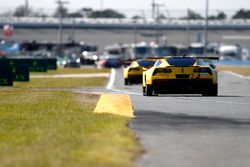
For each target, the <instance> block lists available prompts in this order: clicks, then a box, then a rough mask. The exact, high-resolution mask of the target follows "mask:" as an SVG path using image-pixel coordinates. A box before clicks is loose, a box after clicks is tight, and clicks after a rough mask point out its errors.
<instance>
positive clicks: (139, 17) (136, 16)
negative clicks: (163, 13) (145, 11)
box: [132, 15, 143, 20]
mask: <svg viewBox="0 0 250 167" xmlns="http://www.w3.org/2000/svg"><path fill="white" fill-rule="evenodd" d="M142 18H143V17H141V16H138V15H135V16H133V17H132V19H134V20H136V19H142Z"/></svg>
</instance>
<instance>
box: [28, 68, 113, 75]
mask: <svg viewBox="0 0 250 167" xmlns="http://www.w3.org/2000/svg"><path fill="white" fill-rule="evenodd" d="M109 72H110V69H97V68H91V67H89V68H87V67H86V68H58V69H57V70H49V71H48V72H47V73H43V72H31V75H59V74H93V73H109Z"/></svg>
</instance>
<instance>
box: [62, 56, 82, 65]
mask: <svg viewBox="0 0 250 167" xmlns="http://www.w3.org/2000/svg"><path fill="white" fill-rule="evenodd" d="M64 67H75V68H80V67H81V61H80V58H79V57H77V56H76V54H72V55H71V56H70V58H69V59H68V60H67V61H66V64H65V65H64Z"/></svg>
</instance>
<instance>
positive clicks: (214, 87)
mask: <svg viewBox="0 0 250 167" xmlns="http://www.w3.org/2000/svg"><path fill="white" fill-rule="evenodd" d="M217 95H218V84H212V85H211V86H210V87H209V88H208V89H207V90H206V91H205V92H204V93H202V96H217Z"/></svg>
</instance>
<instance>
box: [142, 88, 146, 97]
mask: <svg viewBox="0 0 250 167" xmlns="http://www.w3.org/2000/svg"><path fill="white" fill-rule="evenodd" d="M142 94H143V96H146V88H145V87H144V86H143V87H142Z"/></svg>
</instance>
